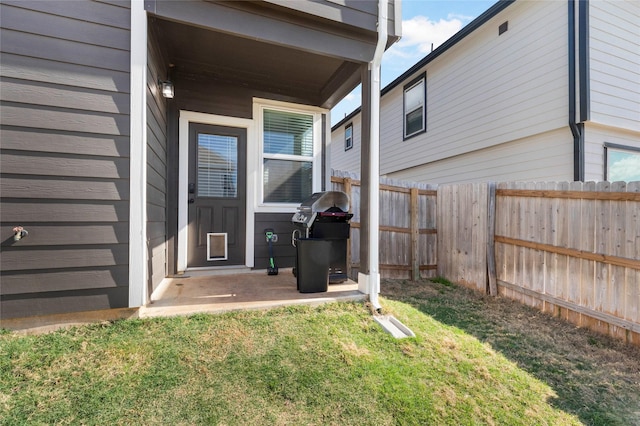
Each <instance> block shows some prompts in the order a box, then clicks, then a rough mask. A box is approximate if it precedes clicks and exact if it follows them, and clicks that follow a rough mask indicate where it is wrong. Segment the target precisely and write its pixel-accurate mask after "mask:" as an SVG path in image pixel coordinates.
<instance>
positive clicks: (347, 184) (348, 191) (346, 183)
mask: <svg viewBox="0 0 640 426" xmlns="http://www.w3.org/2000/svg"><path fill="white" fill-rule="evenodd" d="M342 182H343V184H344V192H345V194H347V197H349V213H353V206H352V205H351V204H352V203H351V200H353V194H352V193H351V178H348V177H345V178H344V179H343V181H342ZM351 263H353V259H351V228H349V241H347V277H349V278H351Z"/></svg>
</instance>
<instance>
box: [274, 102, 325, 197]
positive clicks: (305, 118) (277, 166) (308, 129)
mask: <svg viewBox="0 0 640 426" xmlns="http://www.w3.org/2000/svg"><path fill="white" fill-rule="evenodd" d="M314 118H315V115H314V114H304V113H297V112H290V111H279V110H275V109H263V110H262V141H263V145H262V146H263V152H262V183H263V188H262V195H263V196H262V200H263V202H264V203H300V202H302V201H303V200H304V199H306V198H308V197H309V196H310V195H311V194H312V193H313V179H314V167H315V165H314V145H315V143H316V139H317V138H318V136H317V135H315V134H314Z"/></svg>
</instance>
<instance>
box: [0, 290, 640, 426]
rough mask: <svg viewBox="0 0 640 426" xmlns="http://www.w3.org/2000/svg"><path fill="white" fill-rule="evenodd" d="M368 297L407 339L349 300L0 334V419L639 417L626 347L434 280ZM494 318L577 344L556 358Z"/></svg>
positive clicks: (376, 421) (227, 421)
mask: <svg viewBox="0 0 640 426" xmlns="http://www.w3.org/2000/svg"><path fill="white" fill-rule="evenodd" d="M383 294H384V295H385V297H384V298H382V302H383V305H384V308H385V310H386V311H387V312H390V313H393V314H394V315H395V316H396V317H397V318H398V319H400V320H401V321H402V322H403V323H405V324H406V325H408V326H409V327H410V328H411V329H412V330H413V331H414V332H415V333H416V335H417V337H416V338H410V339H401V340H396V339H393V338H392V337H391V336H390V335H388V334H386V333H385V332H384V331H383V330H382V329H381V328H380V327H379V326H378V325H377V324H376V323H375V322H374V321H373V320H372V318H371V315H370V312H369V311H368V309H367V307H366V306H365V305H363V304H361V303H333V304H328V305H323V306H320V307H308V306H298V307H290V308H278V309H273V310H268V311H246V312H237V313H229V314H224V315H194V316H191V317H180V318H166V319H148V320H126V321H117V322H114V323H105V324H99V325H92V326H87V327H79V328H74V329H70V330H62V331H58V332H55V333H50V334H44V335H39V336H21V335H16V334H12V333H4V334H2V335H0V424H3V425H5V424H6V425H25V424H100V425H112V424H145V425H148V424H169V425H179V424H185V425H187V424H189V425H190V424H220V425H262V424H281V425H285V424H286V425H289V424H292V425H314V424H315V425H328V424H334V425H348V424H353V425H368V424H371V425H387V424H398V425H431V424H432V425H444V424H451V425H478V424H496V425H518V424H531V425H565V424H582V423H586V424H607V425H612V424H614V425H615V424H620V425H623V424H634V421H635V422H636V423H639V422H640V420H639V419H640V408H639V407H640V404H639V401H640V396H639V395H640V380H639V377H640V372H639V371H638V369H639V368H640V367H638V365H640V355H639V352H638V351H636V350H635V348H629V347H625V346H621V345H617V344H616V343H615V342H612V341H610V340H608V339H605V338H601V337H599V336H596V335H593V334H590V333H587V332H584V331H582V330H576V329H575V328H573V327H571V326H569V325H567V324H564V323H561V322H559V321H556V320H554V319H551V318H548V317H545V316H543V315H541V314H537V313H535V311H532V310H529V309H525V308H523V307H520V306H519V305H517V304H513V303H510V302H508V301H504V300H494V299H486V298H481V297H479V296H477V295H476V294H475V293H472V292H469V291H466V290H465V289H461V288H457V287H454V286H451V285H449V284H447V283H445V284H437V283H430V282H426V281H425V282H420V283H417V284H416V283H407V282H401V281H389V282H385V283H384V284H383ZM501 306H504V307H505V308H500V307H501ZM497 312H503V314H502V316H506V315H523V314H522V312H524V313H525V314H524V315H526V316H528V317H527V318H526V323H527V327H529V328H531V327H535V326H536V321H539V322H540V323H541V324H542V325H541V326H540V327H542V328H544V327H546V326H548V324H551V326H550V327H551V328H550V330H551V331H552V332H554V333H555V331H554V330H556V329H557V330H565V328H566V330H569V331H567V333H570V334H572V336H573V335H574V336H577V337H573V338H572V339H573V340H570V343H571V346H570V347H571V350H568V349H567V352H564V349H559V347H558V346H557V345H556V343H554V342H555V340H557V339H554V338H552V337H549V336H547V337H544V338H543V340H540V341H538V340H535V339H536V334H535V333H522V332H521V331H518V330H516V329H511V328H509V326H505V324H509V321H508V318H502V316H501V315H498V314H497ZM545 324H547V325H545ZM504 327H506V328H504ZM545 330H546V329H545ZM563 333H564V331H563ZM563 336H564V334H563ZM565 340H566V339H565ZM576 342H583V343H584V348H587V349H585V350H588V352H589V353H587V354H585V356H584V357H582V355H581V354H580V351H576V344H577V343H576ZM595 353H597V354H602V357H603V358H602V361H599V360H600V358H599V356H600V355H598V356H596V355H594V354H595ZM606 360H609V361H611V364H610V365H609V364H606ZM605 364H606V365H605ZM602 369H608V371H606V372H603V371H601V370H602ZM605 373H606V380H605V379H604V378H603V377H604V375H605Z"/></svg>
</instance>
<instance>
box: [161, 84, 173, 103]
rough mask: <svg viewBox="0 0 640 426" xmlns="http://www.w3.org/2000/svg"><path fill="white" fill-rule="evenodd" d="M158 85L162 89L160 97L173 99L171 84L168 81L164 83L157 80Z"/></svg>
mask: <svg viewBox="0 0 640 426" xmlns="http://www.w3.org/2000/svg"><path fill="white" fill-rule="evenodd" d="M158 84H159V85H160V87H161V88H162V96H164V97H165V98H169V99H171V98H173V93H174V91H173V83H172V82H170V81H169V80H166V81H162V80H158Z"/></svg>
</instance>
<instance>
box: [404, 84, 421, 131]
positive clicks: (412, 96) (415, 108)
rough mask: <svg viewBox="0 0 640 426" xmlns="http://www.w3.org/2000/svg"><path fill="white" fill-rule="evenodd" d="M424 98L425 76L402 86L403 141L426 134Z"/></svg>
mask: <svg viewBox="0 0 640 426" xmlns="http://www.w3.org/2000/svg"><path fill="white" fill-rule="evenodd" d="M426 98H427V96H426V75H425V74H422V75H421V76H419V77H418V78H416V79H415V80H413V81H411V82H410V83H409V84H407V85H405V86H404V94H403V101H404V104H403V115H404V117H403V122H404V125H403V128H404V139H409V138H410V137H412V136H415V135H418V134H420V133H424V132H426V130H427V126H426V123H427V120H426V116H427V112H426Z"/></svg>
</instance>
